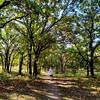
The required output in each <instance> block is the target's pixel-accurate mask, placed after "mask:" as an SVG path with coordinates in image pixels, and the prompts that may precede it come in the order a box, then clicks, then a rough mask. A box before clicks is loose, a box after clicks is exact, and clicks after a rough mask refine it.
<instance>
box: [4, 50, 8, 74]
mask: <svg viewBox="0 0 100 100" xmlns="http://www.w3.org/2000/svg"><path fill="white" fill-rule="evenodd" d="M8 58H9V49H8V50H7V51H6V53H5V69H6V70H7V72H8V73H9V59H8Z"/></svg>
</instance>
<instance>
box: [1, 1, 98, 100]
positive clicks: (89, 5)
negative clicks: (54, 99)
mask: <svg viewBox="0 0 100 100" xmlns="http://www.w3.org/2000/svg"><path fill="white" fill-rule="evenodd" d="M49 67H52V68H53V70H54V80H53V82H56V81H55V78H57V80H60V78H62V79H67V78H70V79H71V80H73V81H74V82H75V84H76V87H78V89H79V88H80V87H81V85H82V86H83V88H84V87H86V88H88V87H89V88H88V90H87V91H89V93H90V92H91V91H92V90H91V88H92V85H94V87H95V88H96V89H97V88H98V89H97V90H96V94H98V93H99V92H100V91H99V88H100V86H99V85H98V84H99V82H100V80H99V78H100V3H99V0H0V81H2V82H1V83H0V89H1V88H2V85H3V84H5V85H6V83H7V81H8V86H9V82H10V81H11V82H12V81H14V82H16V80H17V81H18V82H19V81H20V82H22V85H23V86H24V85H26V84H28V82H29V85H30V86H31V82H30V81H32V83H33V84H35V83H34V82H35V81H37V80H35V79H40V80H38V81H39V82H40V81H42V82H44V81H43V72H44V73H46V75H47V71H48V69H49ZM45 77H47V76H45V75H44V78H45ZM44 80H45V79H44ZM71 80H69V81H70V82H72V81H71ZM76 80H77V81H76ZM69 81H66V82H69ZM78 81H79V83H77V82H78ZM20 82H19V83H20ZM57 82H58V81H57ZM60 82H61V83H60ZM60 82H59V84H60V85H61V84H63V87H62V88H61V89H60V90H59V89H58V90H59V91H61V92H62V93H63V94H64V92H63V88H64V86H65V87H66V85H64V81H63V83H62V80H61V81H60ZM96 82H97V83H96ZM2 83H3V84H2ZM40 83H41V82H40ZM48 83H50V82H49V79H48V81H47V83H46V85H47V84H48ZM36 84H37V85H38V82H37V83H36ZM5 85H3V87H4V88H5ZM10 85H11V83H10ZM13 85H14V84H13ZM13 85H11V87H13V89H12V90H11V92H12V91H14V89H16V86H15V85H16V84H15V85H14V86H13ZM42 85H43V84H42ZM43 86H44V85H43ZM47 86H48V85H47ZM53 86H54V84H53ZM58 87H59V86H58V84H56V86H55V87H54V88H58ZM4 88H2V90H3V89H4ZM6 88H7V87H6ZM28 88H29V87H28ZM49 88H50V87H49ZM67 88H68V87H67ZM74 88H75V87H74ZM22 89H23V88H22ZM32 89H33V88H32ZM8 90H9V89H8ZM8 90H5V89H4V90H3V91H4V94H2V95H0V98H1V99H2V98H3V97H5V98H4V99H10V98H8V96H7V95H6V94H5V91H8ZM33 90H34V89H33ZM48 90H49V89H48ZM58 90H57V91H58ZM64 90H65V91H66V89H65V88H64ZM69 90H70V89H69ZM9 91H10V90H9ZM25 91H26V90H25ZM25 91H23V90H22V91H21V90H20V91H19V92H18V93H19V94H20V92H25ZM51 91H52V90H51ZM59 91H58V92H59ZM80 91H81V90H80ZM98 91H99V92H98ZM16 92H17V91H15V93H16ZM30 92H32V90H30ZM30 92H29V93H30ZM35 92H36V91H35ZM44 92H45V91H44ZM67 92H68V91H67ZM89 93H87V94H89ZM22 94H24V93H22ZM44 94H45V93H44ZM54 94H55V93H54ZM90 94H91V93H90ZM14 95H15V94H14ZM17 95H18V94H17ZM24 95H25V94H24ZM28 95H29V94H28ZM35 95H37V94H36V93H35ZM38 95H39V94H38ZM57 96H58V95H57ZM62 96H63V99H65V100H66V99H69V98H66V97H65V98H64V96H65V95H62ZM68 96H69V97H71V96H72V95H68ZM74 96H75V95H74ZM85 96H88V95H85ZM96 96H97V95H96ZM58 97H59V96H58ZM99 97H100V96H99V95H98V97H96V98H97V99H98V98H99ZM41 98H42V96H41ZM45 98H47V100H48V99H50V98H48V97H45ZM80 98H81V97H80ZM37 99H39V100H40V98H37ZM43 99H44V98H43ZM72 99H79V96H76V98H74V97H73V98H72ZM84 99H88V98H84ZM90 99H91V98H90Z"/></svg>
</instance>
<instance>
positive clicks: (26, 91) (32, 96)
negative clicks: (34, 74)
mask: <svg viewBox="0 0 100 100" xmlns="http://www.w3.org/2000/svg"><path fill="white" fill-rule="evenodd" d="M89 82H90V83H91V84H90V83H89ZM93 82H95V80H94V81H90V80H77V79H73V78H66V79H65V78H50V77H48V76H43V77H41V79H38V80H19V79H13V80H7V81H2V80H1V81H0V100H100V81H96V84H93Z"/></svg>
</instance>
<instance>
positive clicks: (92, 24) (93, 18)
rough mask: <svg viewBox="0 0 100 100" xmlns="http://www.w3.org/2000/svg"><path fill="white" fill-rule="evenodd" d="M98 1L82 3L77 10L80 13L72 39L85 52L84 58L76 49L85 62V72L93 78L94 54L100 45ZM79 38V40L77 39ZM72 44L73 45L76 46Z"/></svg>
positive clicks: (77, 14)
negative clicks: (76, 40)
mask: <svg viewBox="0 0 100 100" xmlns="http://www.w3.org/2000/svg"><path fill="white" fill-rule="evenodd" d="M98 7H99V5H98V1H94V0H92V1H91V2H87V1H85V0H84V1H83V2H82V3H81V4H80V6H79V7H78V9H79V10H80V12H78V11H77V13H76V16H77V18H76V19H75V20H76V21H75V23H76V24H75V25H74V27H75V28H76V30H75V31H74V34H76V35H74V37H76V36H77V37H78V38H77V37H76V38H74V39H78V42H76V43H79V42H81V45H82V46H83V49H84V50H85V52H86V56H84V55H83V54H82V53H81V52H80V51H81V50H80V48H77V49H78V51H79V54H80V55H81V56H82V58H83V59H84V60H85V61H86V62H87V65H88V66H87V70H88V74H89V71H90V75H91V76H92V77H94V59H95V58H94V56H95V55H94V54H95V50H96V48H97V47H98V46H99V45H100V39H99V37H100V34H99V30H100V28H99V25H98V21H99V19H100V18H99V11H98ZM79 38H80V39H79ZM97 39H98V41H96V40H97ZM76 43H75V42H74V44H75V45H76V46H77V44H76Z"/></svg>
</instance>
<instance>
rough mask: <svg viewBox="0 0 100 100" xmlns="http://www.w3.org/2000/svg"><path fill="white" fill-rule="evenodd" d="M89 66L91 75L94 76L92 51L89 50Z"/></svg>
mask: <svg viewBox="0 0 100 100" xmlns="http://www.w3.org/2000/svg"><path fill="white" fill-rule="evenodd" d="M89 66H90V74H91V77H94V61H93V53H92V52H91V58H90V62H89Z"/></svg>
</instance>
